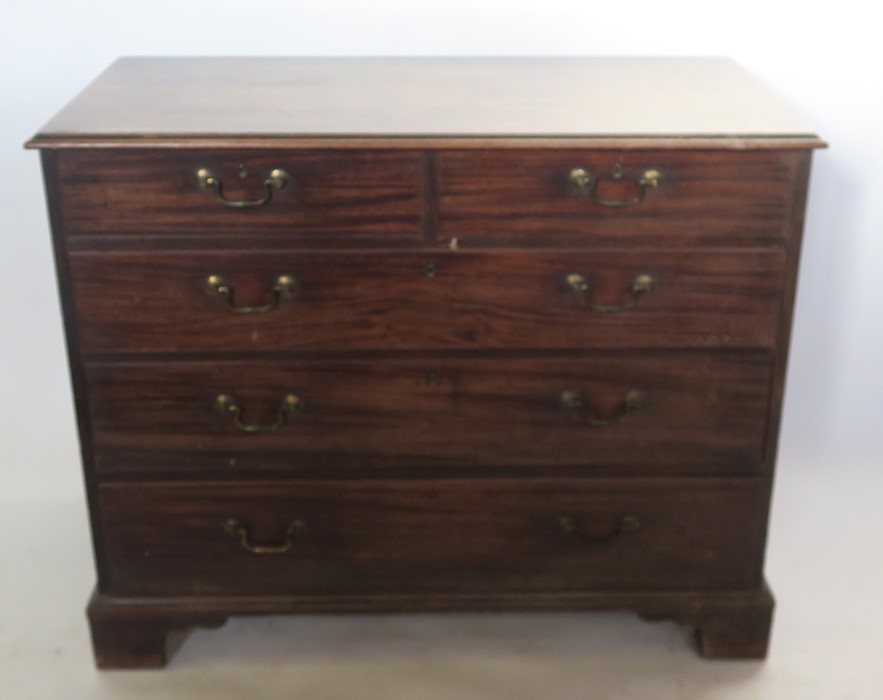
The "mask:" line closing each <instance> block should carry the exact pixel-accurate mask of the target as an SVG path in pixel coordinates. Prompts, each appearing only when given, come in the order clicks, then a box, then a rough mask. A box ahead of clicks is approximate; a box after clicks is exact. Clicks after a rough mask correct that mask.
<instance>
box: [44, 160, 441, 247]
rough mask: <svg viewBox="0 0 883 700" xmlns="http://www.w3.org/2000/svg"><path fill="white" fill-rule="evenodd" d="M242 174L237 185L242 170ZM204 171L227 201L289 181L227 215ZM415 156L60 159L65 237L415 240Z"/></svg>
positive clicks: (420, 167)
mask: <svg viewBox="0 0 883 700" xmlns="http://www.w3.org/2000/svg"><path fill="white" fill-rule="evenodd" d="M240 164H241V165H243V166H244V167H245V177H241V173H240V169H239V165H240ZM200 168H209V169H210V170H212V171H213V172H214V173H215V174H216V175H217V176H218V177H219V178H220V179H221V181H222V183H223V185H224V194H225V196H226V197H228V198H229V199H233V200H254V199H257V198H259V197H261V196H262V195H263V194H264V192H265V189H264V187H263V181H264V180H265V179H266V177H267V176H268V174H269V173H270V172H271V171H272V170H273V169H275V168H282V169H283V170H285V171H286V172H287V173H288V174H289V175H290V176H291V179H290V181H289V183H288V184H287V185H286V186H285V187H284V188H282V189H280V190H276V191H274V193H273V196H272V200H271V201H270V203H268V204H267V205H265V206H262V207H257V208H250V209H233V208H229V207H226V206H225V205H224V204H222V203H221V202H219V201H218V199H217V197H216V196H215V195H214V194H213V193H212V192H211V191H209V190H205V189H203V188H201V187H200V186H199V184H198V182H197V178H196V171H197V170H199V169H200ZM423 176H424V164H423V155H422V154H421V153H420V152H419V151H400V152H393V151H359V152H351V151H331V152H329V151H310V152H293V151H277V150H272V151H249V150H242V151H233V152H227V151H223V152H219V151H204V150H201V151H145V150H119V151H91V150H79V151H61V152H59V154H58V177H59V192H60V195H61V197H62V199H63V201H64V207H63V208H62V227H63V231H64V233H66V234H67V235H72V236H73V235H78V234H87V233H88V234H112V233H136V234H137V233H156V234H168V233H190V234H194V233H200V234H204V235H210V234H223V233H231V232H235V233H237V234H240V235H243V236H244V240H247V235H248V231H249V230H250V229H254V230H258V231H260V232H263V233H283V234H284V233H290V234H301V235H302V234H310V235H313V236H314V237H315V236H316V235H320V234H335V233H337V234H340V233H343V234H348V235H358V234H368V233H371V234H378V235H379V234H383V235H389V236H391V237H394V236H399V237H401V236H408V237H409V238H418V237H419V236H420V235H421V217H422V190H423V187H424V185H423V182H422V178H423Z"/></svg>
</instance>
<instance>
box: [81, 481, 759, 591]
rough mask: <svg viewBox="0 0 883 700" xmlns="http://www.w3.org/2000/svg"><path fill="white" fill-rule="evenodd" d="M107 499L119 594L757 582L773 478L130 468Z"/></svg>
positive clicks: (101, 499)
mask: <svg viewBox="0 0 883 700" xmlns="http://www.w3.org/2000/svg"><path fill="white" fill-rule="evenodd" d="M98 509H99V518H100V522H101V549H102V551H101V556H103V558H104V560H105V563H106V566H105V569H106V571H107V572H108V576H107V579H108V580H107V581H106V582H105V587H104V590H105V592H108V593H112V594H119V595H125V594H130V595H153V594H160V595H165V594H171V595H213V594H280V595H283V594H303V595H312V594H316V595H345V594H350V593H363V594H364V593H382V594H395V593H421V592H462V593H469V592H488V591H496V592H508V591H513V592H517V591H526V592H530V591H586V590H605V589H613V588H616V589H618V590H649V589H691V588H693V589H695V588H702V589H713V588H749V587H752V586H756V585H759V583H760V566H761V557H762V538H763V532H762V531H763V525H762V523H763V522H764V517H763V512H764V490H763V487H762V486H761V485H760V484H756V483H755V482H754V481H753V480H738V479H729V480H722V479H720V480H719V479H706V480H688V479H680V480H662V479H654V480H646V481H644V480H608V481H598V482H594V481H586V480H572V481H533V480H524V481H502V480H493V481H490V480H476V481H472V480H464V481H456V480H454V481H382V482H381V481H345V482H300V483H298V482H269V483H253V482H247V483H231V482H228V483H222V484H198V483H196V484H194V483H130V484H104V485H102V486H100V487H99V489H98ZM231 521H232V522H231ZM254 550H258V551H254Z"/></svg>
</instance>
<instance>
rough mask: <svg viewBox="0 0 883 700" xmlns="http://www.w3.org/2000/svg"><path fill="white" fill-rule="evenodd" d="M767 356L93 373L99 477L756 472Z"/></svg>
mask: <svg viewBox="0 0 883 700" xmlns="http://www.w3.org/2000/svg"><path fill="white" fill-rule="evenodd" d="M771 370H772V361H771V359H770V358H769V357H768V355H767V354H765V353H730V354H724V353H720V352H707V351H706V352H700V351H676V352H665V353H655V354H648V353H642V352H635V351H631V352H616V353H613V352H598V353H593V354H589V355H585V354H582V355H578V356H573V355H567V356H560V354H559V356H558V357H549V356H544V357H536V358H532V359H525V358H507V357H487V358H475V357H470V358H467V357H412V358H408V359H386V360H382V359H359V360H328V359H315V360H302V361H297V362H294V361H278V360H277V361H270V360H267V361H263V362H261V361H255V360H251V361H211V362H209V361H205V362H180V361H177V362H167V363H166V362H145V363H125V362H123V363H98V364H90V365H88V366H87V368H86V377H87V382H88V387H89V396H90V401H89V406H90V412H91V415H90V425H91V443H92V446H93V450H94V464H95V467H96V469H98V470H99V471H100V472H102V473H121V472H142V473H150V472H169V471H172V472H177V471H182V472H187V471H190V472H194V471H202V472H204V473H205V474H210V475H213V476H214V478H218V476H220V475H223V473H224V472H225V471H226V472H230V471H240V470H246V471H258V472H260V471H263V470H282V471H285V472H286V473H292V474H294V473H297V474H301V475H310V476H313V477H315V476H321V475H323V474H324V475H339V474H353V473H356V474H362V475H382V474H385V473H386V472H384V470H410V469H415V468H420V467H423V468H429V467H436V468H439V469H443V470H446V471H448V472H455V471H456V470H459V471H460V472H463V471H464V470H465V471H466V472H467V473H468V472H469V470H474V469H476V468H478V467H483V468H489V469H500V470H505V469H507V468H512V467H519V466H520V467H526V468H527V467H545V468H549V467H567V468H570V469H571V470H572V471H573V470H576V471H578V473H598V472H605V473H610V472H613V473H644V474H666V473H668V474H683V473H692V474H708V473H752V472H756V471H757V470H759V468H760V466H761V464H762V460H763V454H764V449H765V445H766V431H765V424H766V423H765V422H766V417H767V410H768V403H769V390H770V389H769V380H770V374H771Z"/></svg>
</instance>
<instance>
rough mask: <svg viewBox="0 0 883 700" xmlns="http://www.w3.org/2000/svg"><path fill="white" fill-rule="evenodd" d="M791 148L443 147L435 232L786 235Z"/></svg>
mask: <svg viewBox="0 0 883 700" xmlns="http://www.w3.org/2000/svg"><path fill="white" fill-rule="evenodd" d="M803 157H805V156H803V155H802V154H800V153H797V152H789V151H746V152H739V151H728V152H724V151H693V152H685V151H677V150H667V151H644V150H635V151H626V152H620V151H615V150H604V151H575V150H566V149H555V150H543V151H538V150H506V151H472V150H470V151H442V152H440V153H438V155H437V158H436V166H437V173H438V196H439V213H438V216H439V232H440V234H441V236H442V238H443V239H445V240H449V239H452V238H457V239H458V240H459V242H460V243H462V244H463V245H466V246H469V245H476V244H482V243H488V244H494V243H497V244H502V243H507V244H511V243H515V242H521V243H524V244H527V245H567V246H575V245H576V246H578V245H634V244H637V243H640V244H641V245H651V246H652V245H677V246H680V245H684V244H688V245H708V246H728V247H731V246H744V247H750V246H758V245H763V246H765V245H781V244H782V243H783V242H784V241H785V239H786V238H787V236H788V235H789V231H790V230H791V227H792V223H791V221H792V217H793V214H794V212H793V208H794V206H795V196H794V192H795V187H796V183H797V180H798V179H799V178H797V177H796V173H797V169H798V167H799V164H800V162H801V158H803Z"/></svg>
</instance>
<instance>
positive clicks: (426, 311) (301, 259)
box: [70, 250, 784, 353]
mask: <svg viewBox="0 0 883 700" xmlns="http://www.w3.org/2000/svg"><path fill="white" fill-rule="evenodd" d="M70 265H71V270H72V276H73V294H74V302H75V304H76V309H77V312H76V313H77V320H78V324H79V329H80V335H81V340H82V346H83V349H84V351H85V352H87V353H95V352H111V351H124V352H172V351H174V352H194V351H202V352H211V351H215V352H218V351H272V350H343V349H346V350H405V349H408V350H427V349H439V348H450V349H479V348H484V349H489V348H587V347H622V348H629V347H766V348H770V347H772V346H773V344H774V342H775V333H776V327H777V325H776V324H777V321H778V314H779V300H780V297H781V276H782V271H783V268H784V257H783V255H782V253H781V252H779V251H775V250H772V251H758V250H755V251H751V252H730V251H727V252H718V253H701V252H692V251H678V252H675V251H669V250H663V251H659V250H642V251H640V252H629V251H623V250H613V251H604V252H592V253H589V252H579V251H566V252H560V253H555V252H539V251H536V252H531V251H496V252H492V253H491V252H488V253H479V252H465V251H463V252H458V253H454V252H451V251H434V252H431V253H430V252H426V253H414V252H409V253H406V252H391V251H361V252H356V251H350V252H340V253H320V252H302V253H296V252H285V251H261V252H252V251H230V252H199V253H198V254H194V253H189V252H172V253H166V252H160V253H142V252H126V253H123V252H117V253H109V252H105V253H87V252H75V253H72V254H71V255H70ZM571 273H579V274H582V275H583V276H584V277H585V278H586V280H587V281H588V282H589V283H590V284H591V285H592V287H593V293H592V296H591V299H589V298H587V297H586V296H585V295H580V294H577V293H576V292H574V290H573V289H571V288H569V287H568V285H567V283H566V281H565V278H566V277H567V276H568V275H569V274H571ZM642 273H648V274H651V275H652V276H653V277H654V280H655V281H654V284H653V288H652V289H651V291H650V292H648V293H646V294H645V295H643V296H642V297H641V298H640V299H639V300H638V302H637V303H636V304H635V306H634V308H633V309H631V310H628V311H622V312H616V313H605V312H602V311H595V310H593V309H592V308H591V307H590V306H589V305H588V302H589V301H594V302H595V303H600V304H612V305H621V304H624V303H625V302H627V301H628V299H629V295H630V288H631V286H632V284H633V282H634V280H635V278H636V277H637V276H638V275H639V274H642ZM212 274H219V275H222V276H223V278H224V279H225V280H226V281H227V282H228V283H229V285H230V287H231V288H232V289H233V301H234V303H235V304H237V305H264V304H268V303H270V302H271V301H272V300H273V291H272V288H273V283H274V280H275V279H276V278H277V277H278V276H279V275H281V274H288V275H292V276H294V278H295V279H296V280H297V283H298V285H297V287H298V292H297V294H296V295H295V297H294V298H292V299H289V300H283V301H282V302H280V304H279V305H278V307H277V308H275V309H273V310H272V311H269V312H267V313H262V314H236V313H233V312H232V311H231V310H230V307H229V305H228V304H227V302H226V301H225V300H224V299H222V298H219V297H218V296H217V295H216V294H212V293H210V292H208V291H207V287H206V279H207V278H208V276H209V275H212Z"/></svg>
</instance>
